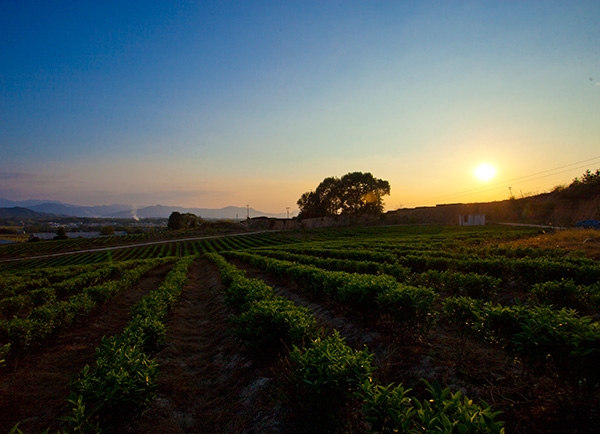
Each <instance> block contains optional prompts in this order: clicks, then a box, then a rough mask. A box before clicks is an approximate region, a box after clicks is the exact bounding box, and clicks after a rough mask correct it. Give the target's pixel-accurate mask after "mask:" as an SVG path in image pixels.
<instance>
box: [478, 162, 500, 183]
mask: <svg viewBox="0 0 600 434" xmlns="http://www.w3.org/2000/svg"><path fill="white" fill-rule="evenodd" d="M474 173H475V177H476V178H477V179H479V180H480V181H486V182H487V181H489V180H490V179H492V178H493V177H494V176H496V168H495V167H494V166H492V165H491V164H488V163H482V164H480V165H479V166H477V167H476V168H475V171H474Z"/></svg>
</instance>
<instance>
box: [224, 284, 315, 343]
mask: <svg viewBox="0 0 600 434" xmlns="http://www.w3.org/2000/svg"><path fill="white" fill-rule="evenodd" d="M231 324H232V333H233V335H234V336H235V337H237V338H238V339H240V341H241V342H242V343H244V345H246V346H248V347H250V348H255V349H257V348H262V349H269V348H277V347H279V346H280V345H282V344H284V345H289V346H291V345H292V344H299V343H300V342H302V340H304V339H306V338H310V337H312V336H314V334H315V331H316V327H317V322H316V320H315V318H314V317H313V316H312V314H311V312H310V310H309V309H308V308H306V307H302V306H297V305H296V304H294V302H292V301H290V300H287V299H284V298H282V297H275V296H274V297H270V298H265V299H262V300H258V301H255V302H253V303H251V304H249V305H248V309H247V310H245V311H243V312H242V313H241V314H240V315H239V316H234V317H232V318H231Z"/></svg>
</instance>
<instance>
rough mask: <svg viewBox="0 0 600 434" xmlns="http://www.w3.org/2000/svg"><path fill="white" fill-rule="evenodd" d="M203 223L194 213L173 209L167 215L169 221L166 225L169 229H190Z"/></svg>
mask: <svg viewBox="0 0 600 434" xmlns="http://www.w3.org/2000/svg"><path fill="white" fill-rule="evenodd" d="M202 223H204V220H202V219H201V218H200V217H199V216H197V215H196V214H192V213H191V212H186V213H183V214H182V213H180V212H177V211H173V212H172V213H171V215H170V216H169V223H167V226H168V228H169V229H173V230H178V229H192V228H196V227H198V226H200V225H201V224H202Z"/></svg>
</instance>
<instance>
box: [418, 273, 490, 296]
mask: <svg viewBox="0 0 600 434" xmlns="http://www.w3.org/2000/svg"><path fill="white" fill-rule="evenodd" d="M412 281H413V282H414V283H415V284H416V285H423V286H433V287H436V288H438V289H439V290H442V291H447V292H448V294H450V295H455V296H467V297H473V298H481V299H484V300H485V299H487V300H489V299H490V298H491V297H492V296H493V295H495V294H496V292H497V291H498V286H499V285H500V282H501V279H499V278H496V277H491V276H486V275H482V274H477V273H461V272H456V271H449V270H447V271H438V270H429V271H426V272H425V273H421V274H417V275H415V276H414V277H413V279H412Z"/></svg>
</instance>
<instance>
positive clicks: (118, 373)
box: [71, 334, 158, 421]
mask: <svg viewBox="0 0 600 434" xmlns="http://www.w3.org/2000/svg"><path fill="white" fill-rule="evenodd" d="M157 368H158V365H157V363H156V361H154V360H153V359H151V358H150V357H149V356H148V355H147V354H145V353H144V351H143V348H142V346H141V345H139V342H137V339H136V338H133V339H132V337H131V336H130V335H127V334H123V335H117V336H113V337H110V338H104V339H103V340H102V344H101V345H100V347H99V348H98V349H97V350H96V363H95V366H94V368H93V369H90V367H89V366H85V367H84V369H83V370H82V371H81V373H80V374H79V376H78V377H77V379H76V380H75V381H74V382H73V383H72V384H71V388H72V390H73V392H74V393H75V394H76V395H77V396H82V398H83V402H85V403H86V406H87V407H88V408H89V409H91V411H92V412H93V413H96V412H97V414H98V417H99V418H100V419H103V420H110V421H112V420H115V419H116V420H118V419H120V418H122V417H124V416H129V414H130V412H131V411H132V410H134V409H137V408H138V407H140V406H142V405H145V404H148V403H149V402H150V400H151V398H152V392H153V391H154V390H155V389H156V383H155V381H154V379H155V377H156V374H157V372H158V371H157Z"/></svg>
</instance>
